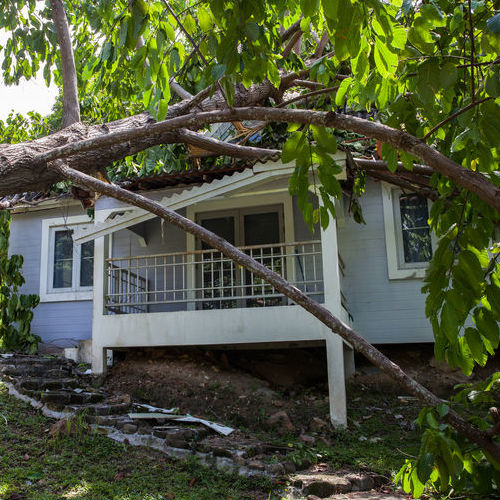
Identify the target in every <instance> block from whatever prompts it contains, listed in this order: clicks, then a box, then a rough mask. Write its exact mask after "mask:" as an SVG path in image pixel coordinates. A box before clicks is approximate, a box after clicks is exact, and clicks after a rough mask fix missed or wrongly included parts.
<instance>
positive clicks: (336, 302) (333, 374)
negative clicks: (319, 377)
mask: <svg viewBox="0 0 500 500" xmlns="http://www.w3.org/2000/svg"><path fill="white" fill-rule="evenodd" d="M321 256H322V263H323V287H324V295H325V307H326V308H327V309H329V310H330V311H331V312H332V314H334V315H335V316H337V317H339V316H340V312H341V307H342V306H341V299H340V275H339V259H338V247H337V224H336V221H335V220H332V221H330V224H329V225H328V228H327V229H326V230H321ZM324 334H325V340H326V353H327V362H328V390H329V398H330V419H331V421H332V424H333V425H335V426H339V427H345V426H346V425H347V411H346V394H345V377H344V345H343V344H344V342H343V340H342V338H341V337H339V336H338V335H336V334H333V333H332V332H331V331H329V330H327V329H326V328H324Z"/></svg>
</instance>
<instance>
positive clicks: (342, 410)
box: [326, 335, 347, 427]
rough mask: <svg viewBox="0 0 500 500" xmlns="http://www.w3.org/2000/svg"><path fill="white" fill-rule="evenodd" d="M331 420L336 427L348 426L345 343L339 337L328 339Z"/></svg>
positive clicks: (332, 336)
mask: <svg viewBox="0 0 500 500" xmlns="http://www.w3.org/2000/svg"><path fill="white" fill-rule="evenodd" d="M326 359H327V363H328V396H329V401H330V420H331V422H332V424H333V425H334V426H335V427H346V426H347V408H346V394H345V379H344V349H343V341H342V339H341V338H340V337H339V336H338V335H328V336H327V338H326Z"/></svg>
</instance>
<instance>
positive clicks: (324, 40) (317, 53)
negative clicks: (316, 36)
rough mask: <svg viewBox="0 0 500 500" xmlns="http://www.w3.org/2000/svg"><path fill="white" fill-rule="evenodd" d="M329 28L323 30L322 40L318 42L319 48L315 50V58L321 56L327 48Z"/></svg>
mask: <svg viewBox="0 0 500 500" xmlns="http://www.w3.org/2000/svg"><path fill="white" fill-rule="evenodd" d="M328 40H329V38H328V30H325V31H323V35H322V36H321V40H320V41H319V43H318V48H317V49H316V51H315V52H314V56H313V57H314V58H319V57H321V56H322V55H323V51H324V50H325V47H326V44H327V43H328Z"/></svg>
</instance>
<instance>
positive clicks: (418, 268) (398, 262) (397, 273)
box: [382, 182, 436, 280]
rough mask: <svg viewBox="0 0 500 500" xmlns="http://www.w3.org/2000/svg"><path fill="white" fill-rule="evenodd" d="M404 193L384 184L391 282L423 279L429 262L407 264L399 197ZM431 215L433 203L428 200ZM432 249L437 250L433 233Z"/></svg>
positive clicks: (386, 234)
mask: <svg viewBox="0 0 500 500" xmlns="http://www.w3.org/2000/svg"><path fill="white" fill-rule="evenodd" d="M401 194H404V191H403V190H402V189H400V188H398V187H396V186H393V185H391V184H388V183H386V182H383V183H382V203H383V210H384V227H385V246H386V254H387V271H388V275H389V279H390V280H396V279H412V278H417V279H421V278H423V277H424V276H425V271H426V269H427V266H428V265H429V262H428V261H427V262H405V261H404V249H403V231H402V228H401V211H400V206H399V197H400V195H401ZM427 208H428V210H429V213H430V209H431V202H430V200H428V199H427ZM430 235H431V247H432V250H433V251H434V250H435V243H436V242H435V237H434V234H433V233H432V231H431V232H430Z"/></svg>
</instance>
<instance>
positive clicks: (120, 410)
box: [64, 402, 132, 416]
mask: <svg viewBox="0 0 500 500" xmlns="http://www.w3.org/2000/svg"><path fill="white" fill-rule="evenodd" d="M131 408H132V405H131V404H130V403H106V402H103V403H97V404H86V405H77V404H75V405H67V406H65V408H64V411H72V412H75V413H78V414H81V413H86V414H87V415H92V416H116V415H123V414H125V413H129V412H130V411H131Z"/></svg>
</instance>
